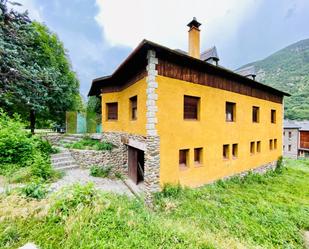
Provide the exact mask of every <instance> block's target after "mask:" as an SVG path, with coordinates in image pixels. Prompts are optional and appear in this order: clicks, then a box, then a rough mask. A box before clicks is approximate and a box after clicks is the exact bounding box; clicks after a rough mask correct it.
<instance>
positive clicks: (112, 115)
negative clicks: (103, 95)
mask: <svg viewBox="0 0 309 249" xmlns="http://www.w3.org/2000/svg"><path fill="white" fill-rule="evenodd" d="M106 106H107V120H117V119H118V103H108V104H106Z"/></svg>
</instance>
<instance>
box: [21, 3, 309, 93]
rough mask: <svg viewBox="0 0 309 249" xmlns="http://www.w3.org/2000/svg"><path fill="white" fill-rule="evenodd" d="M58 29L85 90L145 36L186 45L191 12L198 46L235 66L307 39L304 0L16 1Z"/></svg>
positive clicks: (307, 17)
mask: <svg viewBox="0 0 309 249" xmlns="http://www.w3.org/2000/svg"><path fill="white" fill-rule="evenodd" d="M16 1H17V2H20V3H21V4H23V7H22V8H23V9H28V10H29V14H30V17H31V18H32V19H35V20H37V21H40V22H43V23H45V24H46V25H47V26H48V27H49V28H50V29H51V30H52V31H53V32H55V33H57V34H58V36H59V38H60V39H61V40H62V41H63V43H64V46H65V48H66V49H67V51H68V54H69V57H70V59H71V62H72V66H73V69H74V71H76V72H77V75H78V77H79V79H80V82H81V93H82V94H83V95H84V96H86V95H87V93H88V90H89V88H90V84H91V80H92V79H93V78H96V77H100V76H104V75H107V74H111V73H112V72H113V70H114V69H115V68H116V67H117V66H118V65H119V64H120V63H121V62H122V61H123V60H124V58H125V57H126V56H128V54H129V53H130V52H131V51H132V49H134V48H135V47H136V46H137V45H138V43H139V42H141V41H142V40H143V39H144V38H146V39H148V40H152V41H154V42H157V43H160V44H162V45H165V46H168V47H170V48H181V49H183V50H187V46H188V42H187V41H188V37H187V36H188V33H187V30H188V28H187V27H186V24H187V23H188V22H189V21H191V19H192V17H193V16H196V17H197V20H198V21H199V22H201V23H202V26H201V27H200V28H201V48H202V50H203V49H206V48H208V47H210V46H213V45H216V46H217V49H218V53H219V57H220V64H221V65H223V66H225V67H228V68H231V69H235V68H237V67H239V66H241V65H243V64H246V63H249V62H252V61H255V60H260V59H263V58H265V57H266V56H268V55H270V54H271V53H273V52H275V51H277V50H279V49H281V48H283V47H285V46H287V45H289V44H291V43H294V42H296V41H299V40H301V39H306V38H309V28H308V27H309V26H308V24H309V14H308V13H309V0H216V1H214V0H16Z"/></svg>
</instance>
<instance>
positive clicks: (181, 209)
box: [0, 160, 309, 249]
mask: <svg viewBox="0 0 309 249" xmlns="http://www.w3.org/2000/svg"><path fill="white" fill-rule="evenodd" d="M87 188H88V189H83V188H81V187H77V190H75V192H74V193H73V194H72V193H71V192H70V191H64V193H66V194H67V196H65V197H63V198H61V197H55V196H54V197H50V198H49V199H44V200H41V201H37V200H26V199H24V198H21V197H18V196H15V195H9V196H4V195H3V196H1V197H0V248H18V246H21V245H23V244H25V243H26V242H29V241H31V242H34V243H36V244H37V245H39V246H40V247H41V248H61V249H64V248H304V240H303V232H304V230H309V161H304V160H302V161H295V160H288V161H287V168H286V169H283V171H282V172H281V173H268V174H267V175H265V176H259V175H249V176H248V177H246V178H245V179H239V178H235V179H232V180H229V181H225V182H222V181H219V182H218V183H216V184H213V185H209V186H205V187H202V188H199V189H180V188H177V187H174V188H167V189H166V190H165V191H164V192H162V193H161V194H158V195H157V196H156V205H155V208H154V210H153V211H150V210H148V209H147V208H145V207H144V205H143V204H142V203H140V202H139V201H138V200H136V199H129V198H127V197H124V196H117V195H112V194H102V193H99V194H97V193H96V194H95V193H94V192H93V190H91V189H90V187H89V186H88V187H87ZM89 189H90V190H89ZM55 210H56V211H55Z"/></svg>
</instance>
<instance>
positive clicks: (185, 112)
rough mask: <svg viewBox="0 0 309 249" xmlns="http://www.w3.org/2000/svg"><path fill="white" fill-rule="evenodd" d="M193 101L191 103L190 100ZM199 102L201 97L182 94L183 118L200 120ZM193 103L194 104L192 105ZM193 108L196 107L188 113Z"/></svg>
mask: <svg viewBox="0 0 309 249" xmlns="http://www.w3.org/2000/svg"><path fill="white" fill-rule="evenodd" d="M195 101H196V103H194V104H192V102H195ZM190 102H191V103H190ZM200 102H201V97H198V96H191V95H184V97H183V119H184V120H189V121H190V120H197V121H198V120H200ZM193 105H195V106H194V107H192V106H193ZM193 108H194V109H196V110H195V111H194V112H193V113H194V114H192V113H190V112H192V109H193ZM188 109H189V110H188ZM190 109H191V110H190ZM193 116H194V117H193Z"/></svg>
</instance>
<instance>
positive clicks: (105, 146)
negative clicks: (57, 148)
mask: <svg viewBox="0 0 309 249" xmlns="http://www.w3.org/2000/svg"><path fill="white" fill-rule="evenodd" d="M65 147H66V148H72V149H78V150H82V149H86V150H112V149H113V147H114V146H113V144H111V143H109V142H106V141H100V140H97V139H92V138H90V137H87V136H86V137H84V138H83V139H82V140H80V141H78V142H75V143H72V144H66V145H65Z"/></svg>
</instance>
